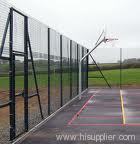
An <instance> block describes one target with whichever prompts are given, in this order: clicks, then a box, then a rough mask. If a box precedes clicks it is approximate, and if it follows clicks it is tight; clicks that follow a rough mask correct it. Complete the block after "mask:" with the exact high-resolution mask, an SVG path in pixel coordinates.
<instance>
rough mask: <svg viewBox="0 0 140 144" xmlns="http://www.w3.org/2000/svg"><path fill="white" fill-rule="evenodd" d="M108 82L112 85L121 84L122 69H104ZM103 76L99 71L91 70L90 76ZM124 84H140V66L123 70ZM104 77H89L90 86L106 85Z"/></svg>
mask: <svg viewBox="0 0 140 144" xmlns="http://www.w3.org/2000/svg"><path fill="white" fill-rule="evenodd" d="M102 72H103V74H104V76H105V77H106V78H107V80H108V82H109V83H110V84H111V85H112V86H119V84H120V70H119V69H117V70H104V71H102ZM91 76H101V75H100V73H99V72H98V71H95V72H89V77H91ZM122 84H123V85H140V68H134V69H123V70H122ZM105 85H106V83H105V81H104V80H103V79H97V78H94V79H93V78H89V86H105Z"/></svg>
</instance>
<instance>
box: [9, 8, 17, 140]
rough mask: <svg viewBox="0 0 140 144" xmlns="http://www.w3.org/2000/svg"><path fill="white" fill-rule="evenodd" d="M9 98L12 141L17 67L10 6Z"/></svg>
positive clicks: (13, 135)
mask: <svg viewBox="0 0 140 144" xmlns="http://www.w3.org/2000/svg"><path fill="white" fill-rule="evenodd" d="M9 55H10V56H9V57H10V62H9V81H10V83H9V84H10V86H9V91H10V92H9V94H10V95H9V99H10V141H12V140H14V138H15V131H16V127H15V96H14V95H15V74H14V72H15V70H14V69H15V68H14V61H15V56H14V55H13V8H10V35H9Z"/></svg>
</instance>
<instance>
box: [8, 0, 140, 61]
mask: <svg viewBox="0 0 140 144" xmlns="http://www.w3.org/2000/svg"><path fill="white" fill-rule="evenodd" d="M7 1H8V2H10V3H11V4H13V5H15V6H16V7H17V8H19V9H21V10H22V11H24V12H25V13H27V14H29V15H30V16H31V17H34V18H36V19H38V20H39V21H41V22H43V23H45V24H46V25H48V26H49V27H51V28H53V29H55V30H56V31H58V32H60V33H62V34H64V35H65V36H67V37H69V38H71V39H73V40H74V41H76V42H78V43H80V44H82V45H84V46H85V47H87V48H89V49H91V48H92V47H93V46H94V44H95V42H96V40H97V38H98V37H99V35H100V33H101V32H102V30H103V29H104V28H105V29H106V36H107V37H109V38H118V41H115V42H112V43H109V44H103V45H102V46H100V48H99V49H98V50H96V52H95V53H94V54H93V55H96V57H97V56H98V55H99V57H100V59H99V61H105V62H107V61H113V62H114V61H116V60H117V58H118V57H117V56H116V55H118V53H114V51H118V49H119V48H133V49H134V50H128V51H127V52H125V53H124V57H137V58H139V54H140V16H139V15H140V8H139V7H140V0H7ZM108 47H110V48H111V49H107V48H108ZM114 48H116V49H117V50H116V49H115V50H114ZM125 51H126V50H125ZM109 53H110V56H109V57H108V54H109ZM114 55H115V56H114Z"/></svg>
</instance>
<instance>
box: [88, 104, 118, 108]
mask: <svg viewBox="0 0 140 144" xmlns="http://www.w3.org/2000/svg"><path fill="white" fill-rule="evenodd" d="M86 107H87V108H95V107H100V108H111V107H113V108H120V105H116V106H115V105H112V106H111V105H96V104H95V105H94V106H88V105H87V106H86Z"/></svg>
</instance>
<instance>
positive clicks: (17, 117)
mask: <svg viewBox="0 0 140 144" xmlns="http://www.w3.org/2000/svg"><path fill="white" fill-rule="evenodd" d="M27 41H28V19H27V17H26V16H25V15H23V14H22V13H20V12H18V11H17V10H15V9H13V8H11V9H10V75H9V76H10V101H11V103H10V140H13V139H15V137H17V136H19V135H20V134H22V133H23V132H25V131H27V130H28V44H27ZM17 101H18V102H17Z"/></svg>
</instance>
